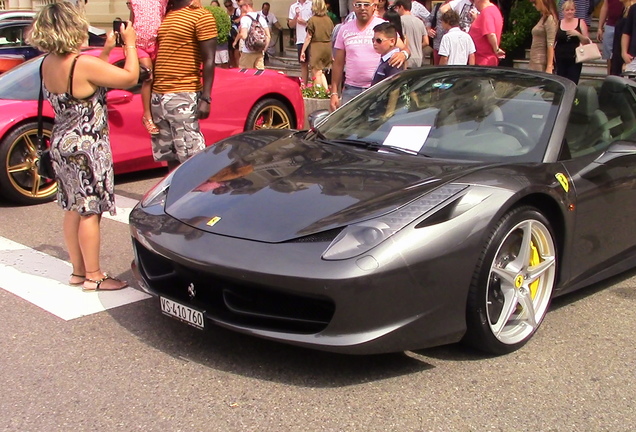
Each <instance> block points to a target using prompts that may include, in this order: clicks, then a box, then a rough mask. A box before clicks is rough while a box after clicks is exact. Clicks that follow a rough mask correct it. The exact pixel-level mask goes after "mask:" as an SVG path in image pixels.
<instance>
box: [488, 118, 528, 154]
mask: <svg viewBox="0 0 636 432" xmlns="http://www.w3.org/2000/svg"><path fill="white" fill-rule="evenodd" d="M490 125H491V126H494V127H502V128H504V129H506V128H507V129H509V132H510V133H507V132H506V133H507V134H508V135H510V136H512V137H514V138H516V139H517V141H519V144H520V145H521V147H523V148H528V149H530V148H532V147H534V141H532V139H531V138H530V135H528V132H527V131H526V130H525V129H524V128H522V127H521V126H519V125H516V124H514V123H509V122H506V121H496V122H492V123H491V124H490Z"/></svg>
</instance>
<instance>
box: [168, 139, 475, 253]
mask: <svg viewBox="0 0 636 432" xmlns="http://www.w3.org/2000/svg"><path fill="white" fill-rule="evenodd" d="M303 135H304V134H303V133H298V134H293V133H291V132H289V131H271V132H270V131H268V132H265V131H263V132H262V133H245V134H242V135H238V136H235V137H232V138H229V139H227V140H224V141H221V142H219V143H217V144H216V145H215V146H212V147H209V148H208V149H207V150H206V151H205V152H204V153H202V154H200V155H197V157H194V158H192V159H190V160H189V161H188V162H187V163H185V164H183V165H182V166H181V167H180V168H179V170H178V171H177V172H176V173H175V176H174V178H173V180H172V184H171V186H170V190H169V193H168V197H167V200H166V207H165V208H166V213H168V214H169V215H171V216H172V217H174V218H176V219H178V220H180V221H181V222H183V223H185V224H188V225H190V226H192V227H195V228H197V229H200V230H204V231H208V232H213V233H216V234H220V235H226V236H232V237H238V238H244V239H250V240H255V241H263V242H283V241H287V240H291V239H295V238H299V237H303V236H308V235H311V234H315V233H318V232H322V231H326V230H330V229H334V228H338V227H341V226H345V225H348V224H351V223H355V222H359V221H362V220H366V219H370V218H374V217H378V216H380V215H382V214H385V213H387V212H390V211H393V210H395V209H397V208H399V207H401V206H403V205H404V204H406V203H408V202H409V201H411V200H413V199H415V198H417V197H418V196H420V195H422V194H425V193H427V192H429V191H431V190H433V189H435V188H437V187H439V186H440V185H441V184H444V183H447V182H449V181H452V180H455V179H457V178H459V177H461V176H463V175H465V174H467V173H469V172H473V171H474V170H476V169H479V168H483V167H484V165H483V164H480V165H479V166H477V165H476V164H474V163H473V164H471V163H466V162H464V163H458V162H453V161H441V160H435V159H429V158H425V157H423V156H410V155H398V154H390V153H382V152H376V151H370V150H366V149H362V148H356V147H351V146H344V145H331V144H324V143H319V142H315V141H307V140H304V139H302V136H303Z"/></svg>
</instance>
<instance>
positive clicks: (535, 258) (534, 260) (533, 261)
mask: <svg viewBox="0 0 636 432" xmlns="http://www.w3.org/2000/svg"><path fill="white" fill-rule="evenodd" d="M530 248H531V249H532V253H531V254H530V262H529V264H530V266H531V267H532V266H536V265H539V263H540V262H541V258H540V257H539V251H538V250H537V248H536V246H535V245H534V242H533V243H531V244H530ZM529 288H530V298H531V299H533V300H534V297H535V296H536V295H537V289H538V288H539V279H537V280H535V281H534V282H532V283H531V284H530V285H529Z"/></svg>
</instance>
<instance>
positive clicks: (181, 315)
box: [159, 297, 205, 330]
mask: <svg viewBox="0 0 636 432" xmlns="http://www.w3.org/2000/svg"><path fill="white" fill-rule="evenodd" d="M159 299H160V300H161V312H163V313H164V314H166V315H168V316H171V317H173V318H176V319H178V320H179V321H183V322H184V323H186V324H190V325H191V326H192V327H196V328H198V329H201V330H203V328H204V327H205V320H204V318H203V312H202V311H199V310H196V309H192V308H191V307H188V306H186V305H182V304H181V303H177V302H176V301H173V300H170V299H167V298H165V297H159Z"/></svg>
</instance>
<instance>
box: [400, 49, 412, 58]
mask: <svg viewBox="0 0 636 432" xmlns="http://www.w3.org/2000/svg"><path fill="white" fill-rule="evenodd" d="M400 52H401V53H402V54H404V57H406V59H407V60H408V59H410V58H411V54H410V53H409V52H408V51H406V50H401V51H400Z"/></svg>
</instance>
